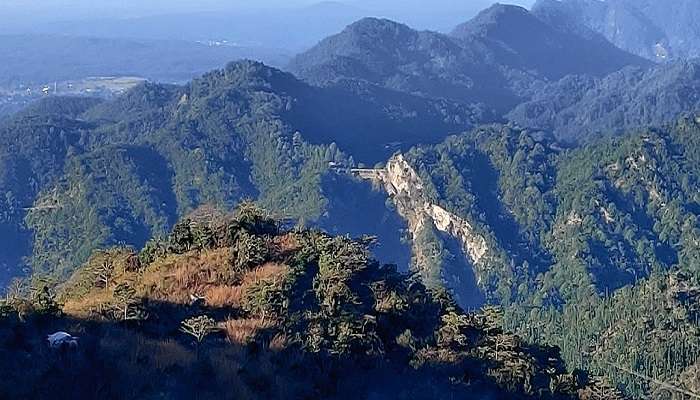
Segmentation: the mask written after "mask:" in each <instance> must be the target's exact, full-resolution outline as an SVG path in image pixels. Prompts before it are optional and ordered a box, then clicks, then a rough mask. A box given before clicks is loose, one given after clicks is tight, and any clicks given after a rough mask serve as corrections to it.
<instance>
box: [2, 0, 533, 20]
mask: <svg viewBox="0 0 700 400" xmlns="http://www.w3.org/2000/svg"><path fill="white" fill-rule="evenodd" d="M334 2H335V3H344V4H347V5H349V6H354V7H358V8H362V9H365V10H369V11H371V12H378V11H381V12H385V13H387V14H394V15H402V14H409V13H413V14H416V13H424V14H435V15H437V14H450V13H453V12H454V11H459V12H462V11H464V10H469V9H472V10H477V9H481V8H484V7H486V6H487V5H488V4H489V3H492V2H491V1H488V0H341V1H334ZM507 2H509V3H513V4H520V5H523V6H530V5H532V3H533V2H534V0H512V1H507ZM317 3H319V0H1V1H0V17H1V16H2V15H5V16H11V17H20V18H23V19H25V18H26V19H32V20H36V21H40V20H41V21H46V20H50V19H55V20H61V19H64V20H65V19H85V18H114V17H124V18H131V17H139V16H147V15H157V14H173V13H187V12H203V11H221V10H226V11H246V10H251V9H275V8H277V9H280V8H299V7H305V6H310V5H313V4H317ZM3 22H7V21H3ZM10 22H11V21H10Z"/></svg>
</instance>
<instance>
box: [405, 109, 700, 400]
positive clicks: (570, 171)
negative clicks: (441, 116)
mask: <svg viewBox="0 0 700 400" xmlns="http://www.w3.org/2000/svg"><path fill="white" fill-rule="evenodd" d="M698 137H700V125H699V124H698V122H696V121H695V120H694V119H682V120H680V121H679V122H678V123H677V124H676V125H673V126H669V127H668V128H665V129H658V130H644V131H640V132H638V133H636V134H632V135H629V136H627V137H623V138H619V139H609V140H604V141H599V142H597V143H594V144H591V145H588V146H585V147H582V148H578V149H571V150H562V149H560V148H558V147H557V146H556V145H555V144H554V142H553V141H552V140H551V139H549V138H547V137H546V136H543V135H541V134H533V133H530V132H528V131H526V130H520V129H518V128H515V127H500V126H494V127H485V128H483V129H479V130H477V131H475V132H473V133H471V134H469V135H462V136H457V137H453V138H449V139H448V140H447V141H446V142H445V143H443V144H440V145H437V146H434V147H421V148H418V149H415V150H413V151H411V152H410V153H409V154H408V157H409V159H410V160H411V162H412V164H413V165H414V166H415V167H416V169H417V170H418V171H420V174H421V176H422V178H423V180H424V184H426V185H427V186H428V187H429V193H432V194H431V197H432V201H433V202H436V203H437V204H440V205H442V206H444V207H445V208H447V209H449V210H450V211H452V212H454V213H456V214H457V215H460V216H462V217H465V218H467V220H469V221H470V222H471V223H473V224H474V225H475V227H476V228H475V229H477V230H478V231H479V232H480V233H482V234H483V236H484V237H485V238H486V240H487V242H488V244H489V248H490V253H491V257H490V258H489V264H488V265H485V266H484V265H479V266H476V268H474V270H475V273H476V274H477V277H478V278H480V279H479V281H480V282H481V285H480V286H481V289H482V290H483V291H484V293H485V294H486V296H487V297H488V298H490V299H491V301H493V302H496V303H498V304H502V305H503V306H505V310H506V313H505V315H506V318H505V321H506V326H508V327H509V328H511V329H514V330H515V331H517V332H520V333H521V334H523V335H524V337H527V338H529V339H530V340H535V339H538V340H543V341H544V343H551V344H554V345H557V346H558V347H560V348H561V349H562V356H563V358H564V359H565V360H566V361H567V363H568V364H569V365H571V366H575V367H580V368H586V369H590V370H592V371H595V372H597V373H604V374H607V375H608V376H610V377H611V378H612V379H613V380H614V381H615V382H618V383H620V384H621V385H623V386H624V387H625V388H626V390H627V391H628V392H629V393H630V394H634V395H641V394H642V393H649V392H651V391H652V390H656V389H657V388H658V385H656V386H655V385H653V384H651V382H650V381H648V380H644V379H640V378H639V377H638V376H634V375H632V374H630V373H629V372H628V371H627V370H632V371H635V372H637V373H639V374H642V375H644V376H647V377H650V378H653V379H656V380H658V381H662V382H674V381H677V380H678V379H679V378H680V376H681V375H682V373H684V371H686V370H687V369H688V368H690V367H691V366H692V365H693V364H695V363H696V362H697V361H698V359H699V358H700V340H698V332H699V330H700V320H699V319H698V318H699V316H698V312H697V301H698V297H697V296H698V291H699V290H700V289H699V288H700V286H698V284H699V283H698V279H699V278H700V275H699V274H698V265H699V263H698V260H699V258H698V257H699V254H700V253H699V249H700V247H699V246H698V243H699V242H700V239H699V238H700V228H699V225H698V217H699V215H698V210H699V208H698V204H699V203H698V194H697V187H698V181H697V179H698V178H697V177H698V176H700V171H699V170H698V165H700V164H698V162H697V160H698V154H699V153H698V149H700V147H698ZM433 246H434V244H433ZM441 268H442V269H443V270H444V269H446V268H450V266H449V265H445V264H444V263H443V265H442V267H441ZM447 285H448V287H453V286H454V285H457V284H455V283H454V282H450V281H449V279H448V280H447ZM454 288H455V290H458V289H459V286H456V287H454ZM659 390H661V391H662V392H664V393H665V394H664V395H669V396H670V393H671V392H670V391H669V390H667V389H664V388H661V389H659Z"/></svg>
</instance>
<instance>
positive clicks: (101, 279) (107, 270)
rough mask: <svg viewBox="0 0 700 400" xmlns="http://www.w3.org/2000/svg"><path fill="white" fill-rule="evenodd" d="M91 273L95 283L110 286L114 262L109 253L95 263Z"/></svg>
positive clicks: (105, 287) (104, 287)
mask: <svg viewBox="0 0 700 400" xmlns="http://www.w3.org/2000/svg"><path fill="white" fill-rule="evenodd" d="M90 273H91V274H92V276H93V277H94V279H95V283H96V284H97V285H99V286H100V287H101V288H103V289H107V288H109V284H110V283H111V282H112V276H113V275H114V262H113V261H112V260H111V259H109V258H108V255H105V257H104V258H103V259H102V260H100V261H98V262H97V263H95V264H93V265H92V266H91V268H90Z"/></svg>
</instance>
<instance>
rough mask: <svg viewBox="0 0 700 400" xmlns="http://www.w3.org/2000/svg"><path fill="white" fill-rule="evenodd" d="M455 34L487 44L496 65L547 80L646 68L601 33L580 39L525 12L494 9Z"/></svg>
mask: <svg viewBox="0 0 700 400" xmlns="http://www.w3.org/2000/svg"><path fill="white" fill-rule="evenodd" d="M451 36H453V37H456V38H458V39H460V40H463V41H465V42H467V43H468V44H467V45H471V44H472V43H474V42H477V41H479V42H482V43H483V44H484V45H485V47H487V48H489V49H493V50H492V54H493V57H494V59H493V60H492V62H493V63H494V64H495V65H501V66H507V67H510V68H513V69H516V70H522V71H529V72H532V73H533V74H534V75H535V76H538V77H542V78H545V79H547V80H557V79H560V78H562V77H564V76H565V75H572V74H587V75H592V76H599V77H602V76H605V75H607V74H609V73H611V72H614V71H617V70H620V69H621V68H623V67H625V66H628V65H645V64H646V63H644V62H643V61H642V60H640V59H639V58H638V57H636V56H633V55H632V54H629V53H626V52H624V51H620V50H619V49H617V48H615V46H614V45H613V44H611V43H610V42H608V41H607V40H605V38H604V37H602V36H597V35H578V34H575V33H572V32H570V31H569V30H566V29H560V28H559V26H557V25H554V24H548V23H547V21H544V20H542V19H540V18H538V17H537V16H536V15H533V14H532V13H530V12H529V11H527V10H526V9H524V8H522V7H517V6H510V5H502V4H497V5H494V6H492V7H490V8H488V9H486V10H484V11H482V12H481V13H480V14H479V15H477V16H476V17H475V18H474V19H472V20H471V21H469V22H466V23H464V24H462V25H460V26H458V27H457V28H455V29H454V30H453V31H452V33H451Z"/></svg>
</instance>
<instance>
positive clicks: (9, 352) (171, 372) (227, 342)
mask: <svg viewBox="0 0 700 400" xmlns="http://www.w3.org/2000/svg"><path fill="white" fill-rule="evenodd" d="M367 244H368V243H367V242H366V241H358V240H352V239H349V238H347V237H332V236H329V235H326V234H322V233H319V232H316V231H308V230H300V229H296V230H294V231H291V232H287V231H284V230H280V229H279V227H278V223H277V222H276V221H273V220H270V219H268V218H267V217H265V215H264V214H263V213H261V212H260V211H259V210H257V209H256V208H254V207H251V206H250V205H249V204H243V205H242V206H241V207H240V208H239V209H238V211H237V213H236V215H235V216H234V217H230V216H227V215H223V214H219V213H217V212H215V211H212V210H201V211H200V212H198V213H196V215H193V216H192V217H191V218H190V219H186V220H183V221H182V222H181V223H179V224H178V225H176V226H175V228H174V230H173V231H172V233H171V234H170V235H169V236H168V238H167V239H165V240H154V241H151V242H149V245H147V246H146V247H145V248H144V249H143V250H142V251H141V252H139V253H136V252H134V251H133V250H131V249H128V248H115V249H112V250H108V251H101V252H97V253H95V255H94V256H93V257H92V258H91V259H90V260H89V261H88V262H87V263H86V264H85V265H84V266H83V267H82V268H81V269H80V270H78V271H76V273H75V274H74V275H73V277H72V278H71V279H70V280H69V281H68V282H67V283H66V284H64V285H62V286H61V287H59V288H54V287H52V286H49V285H46V283H45V282H44V283H42V282H35V283H34V285H32V289H29V290H27V291H26V292H25V291H24V290H23V289H22V285H17V286H16V287H17V288H18V290H16V291H14V292H13V293H12V295H11V296H9V297H8V299H7V300H3V302H2V303H0V333H2V335H0V337H1V338H2V340H0V355H2V357H0V372H1V373H2V375H3V377H5V378H6V379H4V380H3V381H2V383H0V396H3V397H9V398H45V397H47V396H50V397H54V398H72V399H87V398H93V397H94V393H95V390H98V391H99V393H100V397H101V398H105V399H127V398H134V397H139V398H151V397H165V398H169V399H181V398H182V399H185V398H200V399H210V398H211V399H214V398H222V397H224V398H247V399H263V398H264V399H290V398H291V399H299V398H324V399H357V398H374V397H379V398H396V397H398V398H412V399H434V398H445V397H460V398H475V396H476V398H484V399H487V398H488V399H523V400H526V399H560V400H564V399H581V400H586V399H596V398H600V397H595V396H596V395H601V394H602V395H605V397H604V398H606V399H609V400H614V399H622V397H621V396H620V395H619V394H618V393H617V391H616V390H615V389H614V388H612V387H610V386H609V385H606V384H604V383H603V382H602V381H601V380H599V379H598V378H595V377H590V376H588V375H587V374H585V373H583V372H581V371H574V372H572V373H567V371H566V370H565V368H564V364H563V363H562V362H561V360H560V359H559V356H558V353H557V349H556V348H554V347H540V346H537V345H532V344H528V343H525V342H523V341H522V340H521V339H520V338H519V337H518V336H515V335H512V334H509V333H507V332H505V331H504V330H503V329H502V328H501V327H500V318H501V313H500V311H499V310H498V309H495V308H486V309H484V310H482V311H481V312H479V313H475V314H466V313H464V312H463V311H462V310H461V309H460V308H459V307H458V306H456V305H455V304H454V302H453V301H452V300H451V299H450V297H449V295H446V294H445V293H444V292H439V291H430V290H427V289H426V288H425V286H423V285H422V284H421V283H420V282H418V281H416V280H415V279H414V278H411V277H407V276H404V275H400V274H398V273H397V272H396V271H395V269H394V268H393V267H391V266H382V265H380V264H379V263H378V262H376V261H375V260H373V259H372V258H371V257H370V255H369V250H368V248H367ZM56 291H57V293H56ZM56 294H57V295H56ZM193 299H194V300H193ZM57 300H58V301H60V303H57ZM78 329H79V331H77V330H78ZM55 330H61V331H62V330H69V331H70V332H72V333H74V334H75V333H79V334H80V338H79V339H78V345H77V346H76V347H74V348H62V349H50V348H48V349H47V348H46V345H45V344H44V342H45V337H46V335H45V333H46V332H53V331H55ZM10 332H12V333H13V334H10ZM66 363H70V365H71V368H64V367H62V366H65V365H66ZM124 382H128V385H125V384H124ZM359 382H361V384H359ZM95 388H99V389H95Z"/></svg>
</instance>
